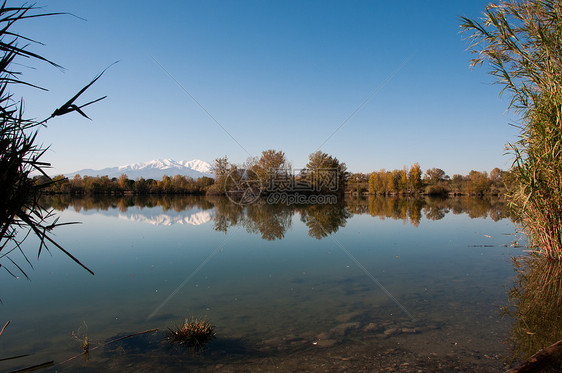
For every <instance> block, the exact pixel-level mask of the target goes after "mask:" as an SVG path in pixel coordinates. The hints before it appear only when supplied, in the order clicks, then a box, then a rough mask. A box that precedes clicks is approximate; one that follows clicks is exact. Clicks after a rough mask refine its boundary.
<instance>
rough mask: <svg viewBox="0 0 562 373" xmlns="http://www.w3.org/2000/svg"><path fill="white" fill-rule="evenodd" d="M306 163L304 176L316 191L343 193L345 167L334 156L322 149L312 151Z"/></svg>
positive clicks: (345, 176) (345, 178) (345, 175)
mask: <svg viewBox="0 0 562 373" xmlns="http://www.w3.org/2000/svg"><path fill="white" fill-rule="evenodd" d="M308 159H309V162H308V163H307V164H306V175H307V176H306V177H307V180H308V182H309V184H310V186H311V187H312V189H313V190H314V191H316V192H321V193H327V192H335V193H343V192H344V191H345V183H346V180H347V172H346V171H347V167H346V165H345V163H342V162H340V161H339V160H338V159H337V158H336V157H332V156H331V155H328V154H326V153H323V152H322V151H320V150H319V151H317V152H315V153H312V154H310V155H309V157H308Z"/></svg>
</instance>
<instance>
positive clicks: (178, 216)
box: [118, 208, 215, 225]
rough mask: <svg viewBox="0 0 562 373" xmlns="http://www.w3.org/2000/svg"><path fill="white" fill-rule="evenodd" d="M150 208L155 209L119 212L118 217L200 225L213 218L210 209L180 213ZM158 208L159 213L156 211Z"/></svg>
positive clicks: (149, 222) (158, 222)
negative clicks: (163, 211)
mask: <svg viewBox="0 0 562 373" xmlns="http://www.w3.org/2000/svg"><path fill="white" fill-rule="evenodd" d="M151 210H156V211H146V210H144V211H142V212H131V213H128V212H127V213H120V214H119V215H118V217H119V219H124V220H131V221H136V222H141V223H148V224H152V225H174V224H190V225H201V224H205V223H208V222H209V221H211V219H213V217H214V215H215V214H214V212H212V211H195V212H191V213H190V211H191V210H190V211H185V213H183V212H184V211H182V213H175V214H173V215H172V214H170V212H169V211H168V212H167V213H165V214H164V213H162V212H161V210H160V209H157V208H152V209H151ZM158 210H160V213H158V212H159V211H158Z"/></svg>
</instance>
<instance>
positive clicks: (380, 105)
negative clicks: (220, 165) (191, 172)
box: [12, 0, 517, 175]
mask: <svg viewBox="0 0 562 373" xmlns="http://www.w3.org/2000/svg"><path fill="white" fill-rule="evenodd" d="M487 3H488V2H487V1H480V0H470V1H469V0H466V1H457V0H443V1H433V0H428V1H419V0H412V1H387V0H385V1H376V0H372V1H343V0H342V1H327V0H322V1H287V0H283V1H274V0H268V1H265V0H260V1H226V0H225V1H160V2H155V1H139V0H135V1H132V0H131V1H70V0H67V1H63V0H49V1H48V2H47V1H43V2H41V1H40V2H39V3H38V5H39V6H44V10H45V11H64V12H70V13H73V14H75V15H77V16H79V17H83V18H85V19H86V21H84V20H80V19H78V18H76V17H72V16H57V17H49V18H45V19H35V20H33V19H32V20H27V21H26V22H24V23H21V24H20V25H18V30H19V31H20V32H21V33H22V34H24V35H27V36H30V37H32V38H35V39H37V40H39V41H41V42H43V43H45V46H32V48H33V50H34V51H36V52H40V53H41V54H42V55H44V56H46V57H48V58H50V59H52V60H54V61H55V62H57V63H59V64H60V65H62V66H64V67H65V69H66V70H65V71H64V72H61V71H59V70H57V69H55V68H53V67H50V66H47V65H45V64H43V65H41V64H33V67H35V68H36V69H28V68H26V67H22V69H23V70H22V71H23V72H24V75H23V76H24V77H25V78H26V79H27V80H29V81H32V82H34V83H37V84H39V85H42V86H44V87H46V88H48V89H49V92H46V93H44V92H39V91H34V90H31V89H27V88H18V90H17V91H16V92H15V93H16V96H18V97H19V96H23V97H24V99H25V109H26V113H27V115H28V116H32V117H37V118H39V119H43V118H44V117H46V116H48V115H50V113H52V111H53V109H54V108H56V107H58V106H60V105H61V104H62V103H64V102H65V101H66V100H67V99H68V98H70V97H71V96H72V95H74V93H75V92H76V91H77V90H78V89H80V88H81V87H82V86H84V85H85V84H87V83H88V82H89V81H90V80H91V79H92V78H93V77H94V76H95V75H96V74H97V73H99V72H101V71H102V70H103V69H104V68H105V67H106V66H108V65H110V64H111V63H112V62H114V61H116V60H120V62H119V63H118V64H116V65H114V66H113V67H111V68H110V69H109V70H108V71H107V72H106V74H105V75H104V76H103V77H102V78H101V79H100V80H98V82H97V83H96V84H95V85H94V86H93V87H92V88H91V89H90V90H88V91H87V92H86V94H85V95H84V97H82V98H81V99H80V100H79V101H78V103H84V102H87V101H89V100H92V99H95V98H98V97H100V96H103V95H108V98H107V99H106V100H104V101H102V102H99V103H97V104H95V105H93V106H90V107H87V108H86V113H87V114H88V115H89V116H90V117H91V118H92V119H93V120H92V121H89V120H87V119H85V118H82V117H81V116H79V115H78V114H76V113H73V114H70V115H67V116H65V117H59V118H56V119H54V120H52V121H51V122H49V125H48V127H47V128H44V129H42V130H41V131H40V140H41V141H42V142H43V143H44V144H45V145H50V150H49V151H48V152H47V153H46V155H45V157H44V160H45V161H49V162H51V163H52V164H53V166H54V169H53V170H52V172H51V173H52V174H59V173H66V172H71V171H75V170H78V169H82V168H94V169H98V168H105V167H111V166H119V165H124V164H128V163H134V162H143V161H148V160H151V159H158V158H172V159H175V160H192V159H202V160H205V161H208V162H211V161H212V160H213V159H215V158H217V157H220V156H224V155H228V156H229V159H230V160H231V161H232V162H235V163H241V162H243V161H244V160H245V159H246V158H247V157H248V153H249V154H251V155H259V154H260V153H261V151H262V150H265V149H277V150H283V151H284V152H285V153H286V155H287V158H288V160H289V161H291V162H292V163H293V166H294V167H302V166H304V164H305V163H306V161H307V158H308V155H309V154H310V153H312V152H314V151H316V150H317V149H318V147H319V146H321V145H322V144H323V145H322V147H321V150H323V151H325V152H327V153H329V154H331V155H334V156H336V157H337V158H338V159H339V160H341V161H343V162H345V163H346V164H347V166H348V169H349V170H350V171H353V172H371V171H374V170H379V169H381V168H386V169H395V168H402V167H403V166H404V165H411V164H413V163H415V162H419V163H420V165H421V167H422V169H423V170H426V169H428V168H431V167H439V168H442V169H443V170H445V171H446V172H447V173H448V174H449V175H453V174H455V173H462V174H466V173H468V172H469V171H470V170H472V169H474V170H481V171H483V170H486V171H490V170H491V169H492V168H494V167H500V168H503V169H507V168H508V167H509V165H510V157H509V156H506V155H504V153H505V150H504V149H505V144H506V143H508V142H512V141H514V140H515V139H516V135H517V130H516V129H515V128H513V127H511V126H509V125H508V124H509V123H511V122H512V117H511V115H510V113H509V112H508V111H507V103H508V97H507V96H505V97H504V98H502V99H500V98H499V97H498V93H499V90H500V87H499V86H497V85H492V82H493V79H492V77H490V76H489V75H488V74H487V70H486V68H477V69H475V70H471V69H470V68H469V59H470V54H469V53H468V52H467V51H466V48H467V46H468V45H467V42H466V41H465V40H463V38H462V35H460V34H459V24H460V20H459V17H460V16H461V15H463V16H468V17H471V18H474V17H479V16H480V14H481V12H482V11H483V10H484V8H485V6H486V4H487ZM12 4H14V2H12ZM162 67H163V68H162ZM164 69H165V70H166V71H167V72H168V73H169V75H168V73H166V71H164ZM170 75H171V77H170ZM176 81H177V82H179V83H180V84H181V85H182V86H183V88H184V89H185V91H184V90H183V89H182V88H181V87H180V86H179V85H178V83H177V82H176ZM186 91H187V92H186ZM191 96H192V97H191ZM367 99H368V101H367V102H365V101H366V100H367ZM202 107H203V108H204V109H203V108H202ZM358 108H359V110H357V109H358ZM211 117H212V118H211ZM213 118H214V119H213ZM215 120H216V121H215ZM346 120H347V121H346ZM217 122H218V123H219V124H217ZM342 124H343V126H342ZM221 126H222V127H223V128H224V129H223V128H221ZM338 128H339V130H338V131H337V132H336V133H335V134H334V131H336V129H338ZM225 130H226V131H228V133H230V134H231V135H232V137H233V138H234V139H235V140H236V141H235V140H233V139H232V138H231V137H230V136H229V135H228V134H227V133H226V131H225ZM332 134H333V136H331V137H330V135H332ZM328 138H329V139H328ZM327 139H328V141H326V140H327ZM325 141H326V142H325Z"/></svg>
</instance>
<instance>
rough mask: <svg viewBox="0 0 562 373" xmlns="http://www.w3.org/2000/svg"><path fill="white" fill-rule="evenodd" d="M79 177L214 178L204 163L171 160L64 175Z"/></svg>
mask: <svg viewBox="0 0 562 373" xmlns="http://www.w3.org/2000/svg"><path fill="white" fill-rule="evenodd" d="M77 174H78V175H80V176H86V175H87V176H107V177H109V178H113V177H119V176H121V175H122V174H125V175H127V177H128V178H129V179H133V180H134V179H137V178H140V177H143V178H145V179H155V180H160V179H162V176H164V175H167V176H170V177H174V176H176V175H183V176H189V177H192V178H193V179H197V178H200V177H203V176H207V177H214V175H213V174H211V165H210V164H209V163H207V162H205V161H200V160H198V159H194V160H193V161H174V160H172V159H157V160H152V161H148V162H142V163H133V164H128V165H125V166H119V167H109V168H104V169H101V170H92V169H84V170H79V171H76V172H72V173H69V174H66V175H65V176H66V177H68V178H73V177H74V175H77Z"/></svg>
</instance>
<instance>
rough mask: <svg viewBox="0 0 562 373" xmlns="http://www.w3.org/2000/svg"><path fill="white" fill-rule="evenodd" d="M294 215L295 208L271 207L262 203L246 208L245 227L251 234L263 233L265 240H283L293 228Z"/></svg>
mask: <svg viewBox="0 0 562 373" xmlns="http://www.w3.org/2000/svg"><path fill="white" fill-rule="evenodd" d="M293 214H294V210H293V208H291V207H289V206H287V205H283V204H275V205H271V204H267V203H264V202H263V201H262V202H260V203H254V204H252V205H249V206H248V207H247V208H246V219H245V221H244V226H245V227H246V230H247V231H248V232H250V233H257V232H259V233H261V237H262V238H263V239H264V240H277V239H282V238H283V237H285V232H286V231H287V230H288V229H289V228H290V227H291V222H292V220H293Z"/></svg>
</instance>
